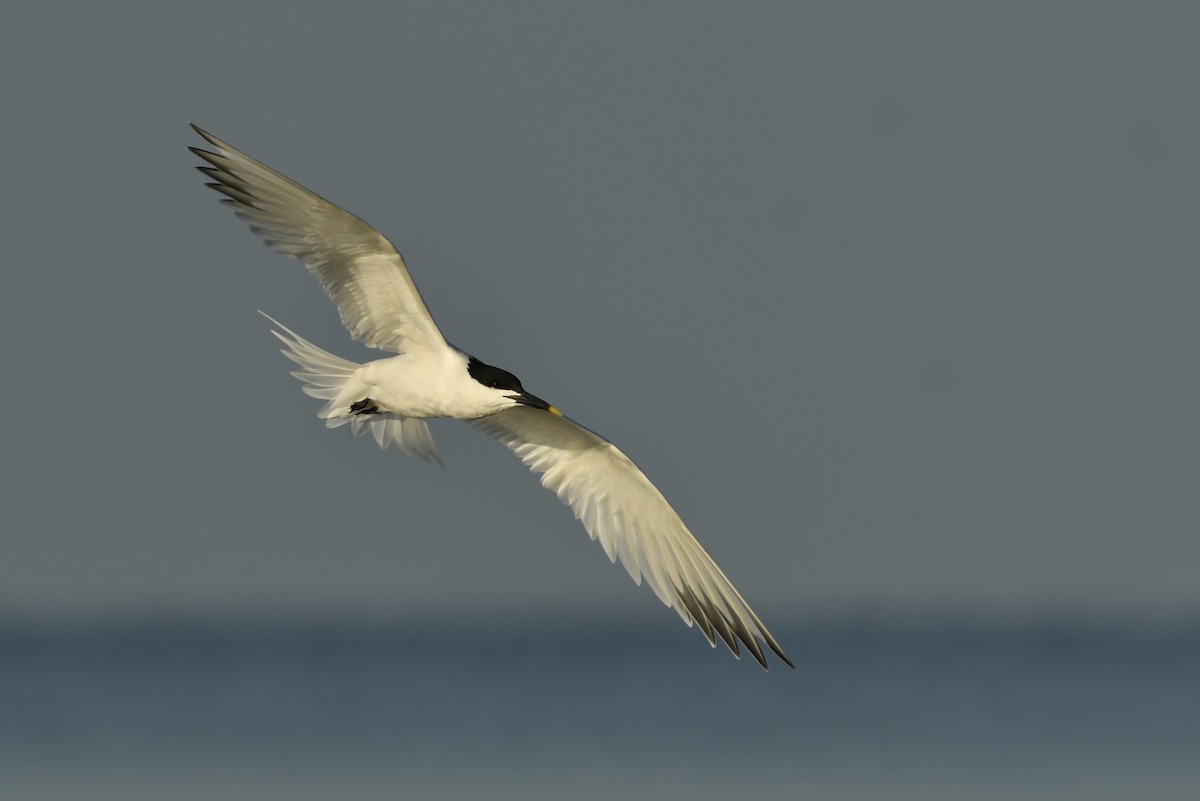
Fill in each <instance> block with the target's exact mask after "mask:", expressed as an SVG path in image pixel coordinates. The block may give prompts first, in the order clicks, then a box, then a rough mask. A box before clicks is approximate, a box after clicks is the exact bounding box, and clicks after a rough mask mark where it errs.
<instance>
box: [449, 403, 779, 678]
mask: <svg viewBox="0 0 1200 801" xmlns="http://www.w3.org/2000/svg"><path fill="white" fill-rule="evenodd" d="M471 424H472V425H473V426H475V427H476V428H478V429H479V430H480V431H483V432H484V433H485V434H488V435H490V436H492V437H495V438H496V439H498V440H500V442H502V443H503V444H504V445H506V446H507V447H508V448H509V449H510V450H512V451H513V452H514V453H516V455H517V456H518V457H520V459H521V460H522V461H523V462H525V464H526V465H528V466H529V468H530V470H532V471H533V472H534V473H537V474H540V476H541V482H542V485H543V486H545V487H546V488H547V489H550V490H552V491H554V492H555V493H556V494H557V495H558V497H559V498H560V499H561V500H562V501H563V502H564V503H566V504H567V505H568V506H570V507H571V510H572V511H573V512H574V513H575V516H576V517H577V518H579V520H580V521H581V522H582V523H583V526H584V528H585V529H587V532H588V535H589V536H590V537H591V538H592V539H594V540H598V541H599V542H600V545H601V547H603V548H604V552H605V554H607V555H608V558H609V559H610V560H612V561H613V562H616V561H620V562H621V564H622V565H623V566H624V567H625V569H626V570H627V571H628V572H629V575H630V577H632V578H633V580H634V581H635V582H637V583H638V584H641V583H642V580H643V579H645V580H646V583H647V584H649V585H650V586H651V588H652V589H653V590H654V593H655V594H656V595H657V596H658V597H659V598H660V599H661V600H662V602H663V603H665V604H667V605H668V606H671V607H673V608H674V609H675V611H676V612H678V613H679V616H680V617H681V618H683V620H684V622H686V623H687V624H688V625H689V626H690V625H692V624H693V623H695V624H696V626H697V628H699V629H700V631H701V633H702V634H704V636H705V638H706V639H707V640H708V641H709V643H710V644H712V645H715V644H716V640H717V638H718V637H719V638H720V639H721V640H722V641H723V642H724V643H725V644H726V645H727V646H728V647H729V650H730V651H732V652H733V653H734V655H736V656H740V651H739V643H740V644H742V645H745V646H746V648H747V649H748V650H749V651H750V653H751V654H753V655H754V658H755V659H757V660H758V662H759V663H760V664H761V665H762V666H763V667H764V668H765V667H766V666H767V661H766V658H765V656H764V654H763V649H762V647H761V646H760V645H759V640H760V639H761V640H762V642H764V643H766V644H767V646H769V647H770V648H771V650H772V651H774V652H775V653H776V654H777V655H778V656H779V658H781V659H782V660H783V661H784V662H786V663H787V664H788V665H792V661H791V659H789V658H788V656H787V654H785V653H784V652H783V649H782V648H781V647H780V645H779V643H778V642H777V641H776V640H775V638H774V637H773V636H771V633H770V632H769V631H768V630H767V627H766V626H764V625H763V622H762V621H761V620H760V619H759V617H758V615H756V614H755V613H754V610H752V609H751V608H750V605H749V604H747V603H746V601H745V599H744V598H742V596H741V594H740V593H739V592H738V591H737V589H735V588H734V586H733V584H732V583H730V581H729V579H728V578H726V577H725V574H724V573H722V572H721V569H720V568H719V567H717V565H716V563H715V562H713V560H712V558H711V557H710V556H709V555H708V554H707V553H706V552H705V551H704V549H703V548H702V547H701V546H700V543H699V542H697V541H696V538H695V537H694V536H692V533H691V532H690V531H689V530H688V528H687V526H686V525H684V523H683V520H681V519H680V517H679V515H678V514H676V513H675V510H674V509H672V508H671V505H670V504H669V503H667V500H666V498H664V497H663V496H662V493H660V492H659V491H658V489H657V488H656V487H655V486H654V485H653V484H651V483H650V480H649V479H648V478H646V475H645V474H644V473H643V472H642V471H641V470H640V469H639V468H638V466H637V465H635V464H634V463H633V462H632V461H631V460H630V459H629V457H627V456H626V455H625V454H623V453H622V452H621V451H620V450H619V449H618V448H617V447H616V446H615V445H613V444H612V443H611V442H609V441H608V440H606V439H604V438H603V437H601V436H600V435H598V434H595V433H593V432H592V431H589V430H588V429H586V428H584V427H583V426H581V425H579V424H577V423H575V422H574V421H572V420H570V419H568V418H566V417H562V416H559V415H554V414H551V413H549V412H546V411H544V410H541V409H535V408H530V407H524V406H519V407H516V408H514V409H508V410H506V411H503V412H499V413H497V414H493V415H490V416H488V417H483V418H480V419H478V420H473V421H471Z"/></svg>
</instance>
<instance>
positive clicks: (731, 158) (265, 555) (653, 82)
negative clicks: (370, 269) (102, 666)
mask: <svg viewBox="0 0 1200 801" xmlns="http://www.w3.org/2000/svg"><path fill="white" fill-rule="evenodd" d="M964 5H965V4H964ZM1043 5H1044V4H1041V3H1025V4H1021V3H1006V4H1000V5H998V6H996V7H994V8H991V9H988V10H980V9H979V8H973V9H972V10H970V11H968V10H965V9H963V8H959V7H958V6H956V5H954V4H921V3H878V4H863V5H851V4H841V3H837V4H835V3H829V4H825V7H823V8H817V9H807V10H797V9H796V8H794V7H792V6H790V5H787V6H785V5H784V4H775V5H771V6H756V5H749V6H747V5H745V4H737V8H736V10H735V9H734V4H731V3H727V4H714V3H687V4H665V3H663V4H651V6H652V7H649V8H647V7H644V6H643V4H616V3H606V4H557V3H540V4H503V8H501V4H484V3H475V4H449V3H422V4H402V3H401V4H393V3H380V4H378V5H375V6H370V7H368V6H343V5H341V4H336V5H334V4H328V3H301V4H295V3H288V4H282V3H257V4H256V3H251V4H241V3H238V4H221V3H203V4H195V3H192V4H177V5H170V6H169V7H168V6H167V4H163V5H162V6H158V5H143V6H136V7H135V6H129V7H128V8H127V10H125V11H124V12H120V13H117V12H114V11H113V10H111V9H112V7H111V6H107V5H105V4H91V3H87V4H83V3H81V4H78V7H77V8H74V9H70V10H68V9H65V8H64V7H63V6H61V5H58V6H55V5H54V4H37V5H36V6H35V4H23V5H18V6H16V7H14V8H13V9H10V10H9V11H8V12H7V15H6V19H5V24H4V26H3V29H2V30H0V62H2V64H0V66H2V68H0V98H2V99H3V105H4V109H5V112H4V126H3V128H2V130H0V142H2V143H3V145H4V156H5V157H4V159H3V168H2V170H3V173H2V175H3V181H4V192H3V193H2V194H0V204H3V206H2V212H3V213H2V215H0V220H3V222H2V223H0V226H2V227H3V230H4V240H5V244H6V258H5V262H6V265H7V269H6V277H7V279H6V291H5V292H4V293H3V294H2V295H0V332H2V333H3V336H4V341H5V342H6V343H7V346H6V348H5V351H4V353H5V363H6V371H5V372H6V375H7V382H6V391H4V392H3V393H0V407H2V408H0V412H2V413H3V415H4V418H5V419H7V420H8V421H9V425H8V427H7V431H6V433H5V435H4V445H3V448H2V449H0V454H2V455H0V459H2V460H3V465H4V471H5V476H6V478H5V492H4V495H5V500H4V503H3V504H2V506H0V532H2V533H0V537H2V540H0V542H2V549H3V556H2V558H0V615H3V616H10V617H14V616H15V617H21V616H26V615H55V614H66V615H80V614H88V615H91V614H108V613H135V614H163V613H173V612H184V613H189V614H205V613H210V612H218V613H222V614H247V615H262V614H272V613H277V612H288V611H297V610H302V611H330V612H336V613H343V612H349V613H351V614H364V615H366V614H386V615H393V616H396V615H399V616H409V615H411V616H416V617H425V616H430V615H447V614H458V613H467V612H470V611H471V610H477V609H482V610H484V613H485V614H488V615H503V614H509V613H522V614H525V613H530V612H532V610H537V609H542V610H547V613H548V614H555V613H558V612H564V613H565V612H572V613H575V612H583V613H589V614H596V615H604V616H612V615H620V614H650V613H651V612H650V611H649V610H652V609H653V610H655V613H657V614H660V615H663V616H667V615H670V614H671V613H669V612H668V611H666V610H665V609H662V608H660V607H659V606H658V602H657V601H656V600H654V599H653V597H652V595H651V594H650V592H649V591H648V590H646V589H644V588H643V589H640V590H635V589H634V588H633V587H632V586H630V585H629V581H628V577H627V576H626V575H625V574H624V571H623V570H621V569H620V568H618V567H614V566H612V565H609V564H608V562H607V560H606V559H605V558H604V556H603V554H602V552H601V550H600V548H599V547H598V546H597V545H595V544H593V543H590V542H588V541H587V539H586V535H585V534H584V532H583V530H582V527H580V526H579V525H578V524H577V523H576V522H575V521H574V520H573V519H572V517H571V515H570V512H569V511H568V510H567V509H566V508H565V507H562V506H561V505H560V504H559V503H558V502H557V501H556V500H555V499H554V497H553V496H552V495H550V494H549V493H547V492H545V491H544V490H541V489H540V488H539V487H538V486H537V482H536V480H535V479H534V478H532V477H531V476H529V475H528V474H527V472H526V471H525V469H524V467H523V466H522V465H521V464H520V463H519V462H518V461H517V460H515V459H514V458H513V457H512V456H511V455H510V454H509V453H508V452H507V451H505V450H504V449H503V448H501V447H499V446H498V445H497V444H496V443H494V442H492V441H490V440H488V439H487V438H485V437H482V436H480V435H479V434H478V433H476V432H474V431H472V430H470V429H469V428H467V427H466V426H463V425H462V424H456V423H450V422H439V423H435V424H434V425H433V430H434V436H435V438H436V439H437V441H438V444H439V446H440V448H441V451H442V454H443V456H444V457H445V460H446V470H445V472H443V471H442V470H440V469H438V468H437V467H430V466H429V465H426V464H424V463H423V462H420V461H417V460H410V459H405V458H404V457H403V456H401V455H399V454H398V453H395V452H390V451H389V452H380V451H378V450H377V449H376V448H375V447H374V445H373V444H372V443H370V442H368V441H355V440H353V439H352V438H351V437H350V436H349V435H348V434H347V433H346V431H345V430H344V429H343V430H338V431H327V430H325V429H324V428H323V427H322V425H321V424H320V422H319V421H318V420H317V419H316V416H315V415H316V411H317V408H318V406H319V404H318V403H317V402H315V401H313V400H312V399H309V398H306V397H305V396H304V395H302V394H301V393H300V389H299V384H298V382H296V381H295V380H294V379H292V378H291V377H289V376H288V375H287V373H288V369H289V366H290V365H289V363H287V362H286V361H285V360H284V359H283V358H282V357H281V356H280V355H279V354H278V353H277V351H276V347H275V345H274V344H273V340H272V338H271V337H270V336H269V335H268V333H267V326H266V324H265V322H264V321H263V320H262V318H260V317H259V316H258V315H257V314H256V313H255V310H256V309H263V310H265V311H267V312H269V313H270V314H272V315H274V316H276V317H278V318H279V319H280V320H282V321H283V322H284V323H286V324H287V325H289V326H291V327H293V328H295V329H296V330H297V331H299V332H301V333H302V334H304V335H305V336H306V337H308V338H310V339H312V340H313V341H315V342H317V343H318V344H320V345H322V346H324V347H326V348H328V349H330V350H332V351H334V352H336V353H339V354H340V355H344V356H348V357H352V358H360V359H365V358H370V357H372V354H371V353H370V352H368V351H366V350H365V349H363V348H361V347H359V346H358V345H356V344H355V343H353V342H352V341H351V340H350V338H349V336H348V335H347V334H346V333H345V332H344V330H343V329H342V328H341V326H340V324H339V323H338V320H337V315H336V312H335V311H334V308H333V306H332V304H331V303H330V302H329V301H328V300H327V299H326V298H325V297H324V295H323V294H322V292H321V291H320V289H319V287H318V286H317V284H316V282H315V281H313V280H312V279H311V278H310V277H309V276H308V275H307V274H306V273H305V272H304V270H303V269H302V268H301V266H300V265H299V264H298V263H295V262H292V261H289V260H287V259H284V258H282V257H279V256H277V255H275V254H273V253H271V252H270V251H268V250H267V249H266V248H264V247H263V246H262V245H261V244H259V243H258V242H257V240H256V239H255V238H254V237H253V236H252V235H251V234H250V233H249V232H248V231H247V230H246V229H245V227H244V226H243V225H241V224H240V223H238V222H237V221H236V220H235V219H234V218H233V217H232V216H231V215H230V214H229V213H228V211H227V210H225V209H222V208H221V207H220V206H219V205H218V204H217V202H216V200H217V198H216V196H215V195H214V194H213V193H212V192H210V191H208V190H206V189H204V188H203V182H202V179H201V176H199V175H198V174H197V173H195V171H194V170H192V165H193V164H195V159H194V158H192V157H191V156H190V154H188V153H187V152H186V151H185V150H184V147H185V146H186V145H189V144H198V143H199V142H198V140H197V138H196V137H195V136H194V135H192V133H191V131H190V130H189V129H188V128H187V127H186V122H187V121H188V120H194V121H196V122H197V123H199V124H201V125H203V126H205V127H207V128H209V129H210V130H212V131H213V132H214V133H216V134H217V135H219V136H221V137H223V138H225V139H227V140H229V141H230V142H231V143H233V144H234V145H236V146H238V147H241V148H244V149H246V150H248V151H249V152H250V153H251V154H253V155H255V156H256V157H258V158H260V159H263V160H264V161H266V162H267V163H268V164H270V165H272V166H274V167H276V168H278V169H280V170H282V171H283V172H285V173H287V174H288V175H290V176H292V177H294V178H296V179H297V180H299V181H300V182H302V183H304V184H306V185H307V186H309V187H311V188H312V189H314V190H315V191H317V192H319V193H321V194H323V195H325V196H326V197H328V198H330V199H331V200H333V201H335V202H337V203H339V204H341V205H344V206H346V207H347V208H348V209H350V210H351V211H353V212H355V213H357V214H359V215H360V216H362V217H364V218H365V219H367V220H368V221H370V222H371V223H373V224H374V225H375V226H377V227H378V228H380V229H381V230H382V231H383V232H384V233H385V235H387V236H388V237H389V238H391V239H392V240H393V241H394V242H395V243H396V245H397V246H398V247H399V248H400V249H401V250H402V251H403V252H404V254H405V256H406V258H407V260H408V263H409V266H410V267H411V269H412V272H413V274H414V276H415V278H416V280H417V282H418V284H419V285H420V287H421V289H422V291H423V293H424V295H425V298H426V300H427V301H428V303H429V305H430V307H431V308H432V309H433V312H434V315H435V317H436V318H437V320H438V322H439V324H440V325H441V326H442V328H443V330H444V331H445V332H446V334H447V337H448V338H449V339H450V340H451V341H453V342H455V343H456V344H458V345H459V346H461V347H463V348H465V349H466V350H468V351H470V352H472V353H474V354H475V355H477V356H479V357H480V358H482V359H484V360H485V361H489V362H491V363H494V364H498V365H501V366H503V367H505V368H508V369H510V370H512V371H513V372H515V373H516V374H517V375H519V376H520V377H521V378H522V380H523V381H524V383H525V386H526V387H527V388H529V389H530V390H531V391H532V392H534V393H536V394H537V395H540V396H542V397H545V398H547V399H549V400H551V401H552V402H554V403H555V404H557V405H558V406H560V407H561V408H563V409H564V410H565V411H566V412H567V413H568V414H570V415H571V416H573V417H574V418H575V419H577V420H580V421H581V422H584V423H585V424H587V425H588V426H590V427H592V428H594V429H596V430H598V431H600V432H601V433H603V434H605V435H606V436H608V437H610V438H611V439H613V440H614V441H615V442H617V443H618V444H619V445H621V446H622V448H623V449H624V450H625V451H626V452H627V453H629V454H630V456H632V457H633V458H634V459H636V460H637V461H638V462H639V464H641V466H642V467H643V468H644V469H645V470H646V472H647V473H648V474H649V475H650V477H651V478H652V479H653V480H654V481H655V482H656V483H657V484H658V486H659V487H660V488H661V489H662V490H663V492H664V493H665V494H666V495H667V497H668V498H669V499H671V501H672V502H673V503H674V505H675V506H676V508H677V509H678V510H679V511H680V513H681V514H682V516H683V517H684V519H685V520H686V521H688V523H689V524H690V526H691V528H692V529H693V531H694V532H695V533H696V534H697V536H698V537H699V539H700V540H701V542H702V543H704V544H705V545H706V546H707V547H708V549H709V550H710V552H711V553H712V554H713V556H714V557H715V558H716V559H717V561H718V562H719V563H720V564H721V565H722V566H723V567H724V568H725V570H726V572H727V573H729V575H730V577H731V578H732V579H733V580H734V582H735V583H736V584H737V585H738V586H739V587H740V588H741V589H742V591H743V592H744V594H745V595H746V596H747V598H748V599H749V600H750V602H751V603H752V604H754V605H755V606H756V607H757V608H758V609H759V611H760V612H762V613H763V615H764V616H765V617H766V618H767V620H768V623H771V622H773V621H775V620H780V619H781V618H782V619H786V618H788V617H800V616H806V615H819V614H824V613H828V612H831V611H838V610H845V609H889V610H896V609H900V610H904V609H908V610H913V611H916V612H920V611H930V610H933V611H947V610H948V611H962V610H980V611H985V612H993V613H1001V614H1004V613H1016V614H1030V613H1034V614H1040V613H1062V612H1071V613H1074V612H1096V613H1102V614H1108V613H1117V614H1136V615H1160V614H1161V615H1196V614H1197V613H1200V582H1197V581H1196V571H1197V565H1198V564H1200V538H1198V537H1197V529H1198V526H1197V520H1198V518H1200V514H1198V513H1200V491H1198V489H1200V457H1198V453H1200V436H1198V433H1197V431H1198V429H1197V426H1196V423H1195V419H1196V409H1197V398H1198V395H1200V380H1198V377H1197V358H1196V346H1197V343H1198V340H1200V323H1198V321H1197V313H1196V312H1197V307H1198V305H1200V270H1198V269H1197V254H1198V253H1200V226H1197V224H1196V223H1197V212H1198V210H1200V203H1198V201H1200V191H1198V190H1197V186H1200V155H1198V154H1200V148H1198V147H1197V143H1198V142H1200V99H1198V96H1197V93H1196V86H1197V84H1198V83H1200V52H1198V50H1197V48H1196V34H1197V31H1198V30H1200V8H1197V7H1194V6H1193V7H1187V6H1186V4H1180V5H1177V6H1174V8H1175V9H1176V10H1175V11H1173V12H1171V13H1167V12H1165V11H1162V10H1160V9H1162V8H1165V7H1166V6H1165V4H1163V5H1162V6H1159V5H1157V4H1150V5H1145V4H1141V5H1138V4H1086V5H1085V4H1080V5H1075V6H1073V7H1071V8H1070V9H1068V8H1066V4H1063V5H1062V6H1060V7H1059V8H1058V10H1053V11H1051V10H1046V9H1044V8H1043ZM1179 9H1183V10H1179Z"/></svg>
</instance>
